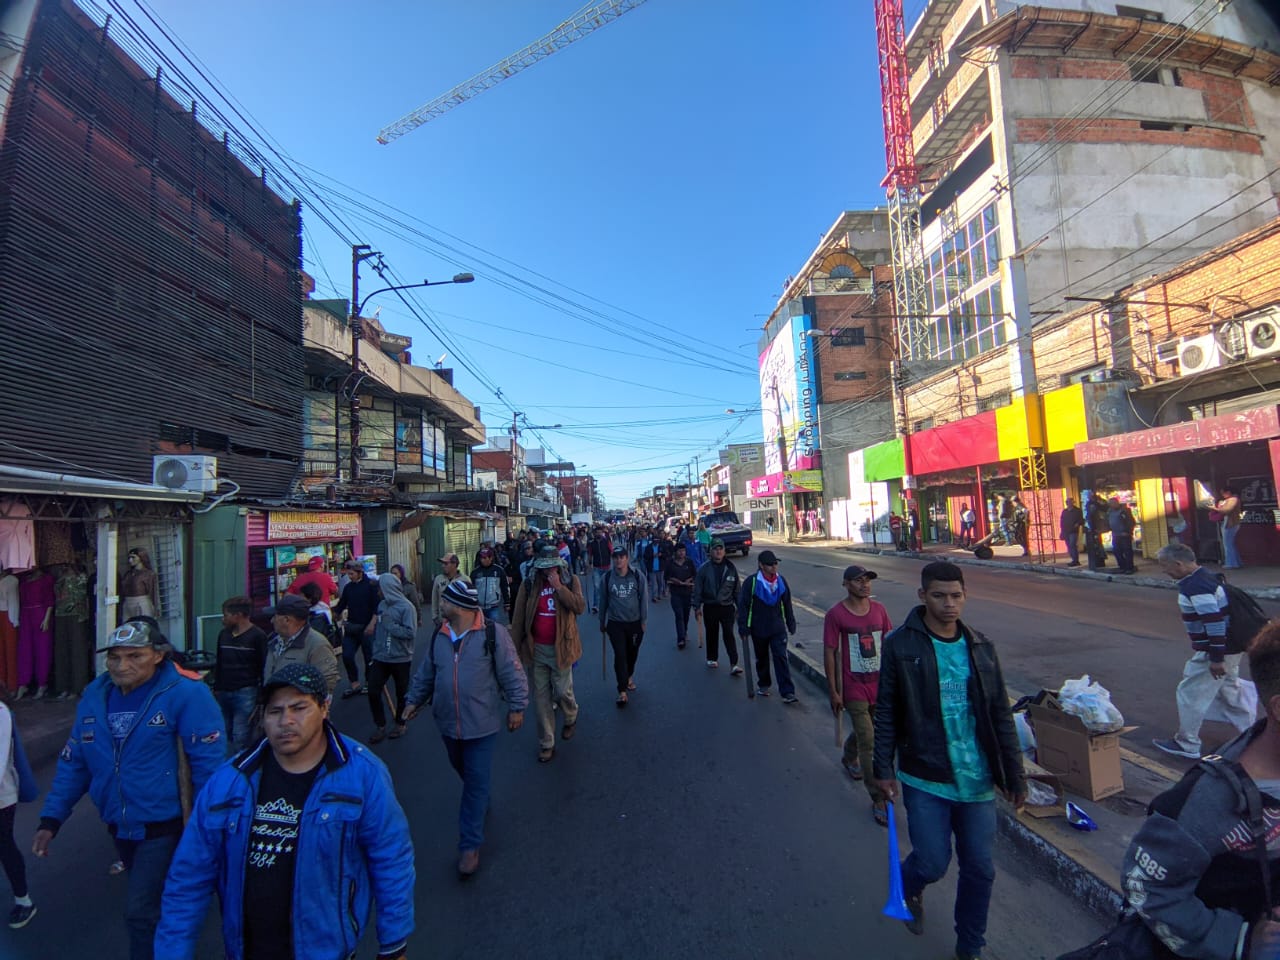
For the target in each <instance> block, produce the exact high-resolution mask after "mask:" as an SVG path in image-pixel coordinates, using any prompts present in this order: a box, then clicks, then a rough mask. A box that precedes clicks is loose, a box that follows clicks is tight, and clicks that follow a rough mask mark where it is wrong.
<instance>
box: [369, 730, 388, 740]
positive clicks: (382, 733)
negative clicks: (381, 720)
mask: <svg viewBox="0 0 1280 960" xmlns="http://www.w3.org/2000/svg"><path fill="white" fill-rule="evenodd" d="M385 739H387V728H386V727H378V728H377V729H376V730H374V731H373V733H372V734H371V735H370V737H369V742H370V743H381V742H382V741H383V740H385Z"/></svg>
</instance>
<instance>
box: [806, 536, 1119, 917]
mask: <svg viewBox="0 0 1280 960" xmlns="http://www.w3.org/2000/svg"><path fill="white" fill-rule="evenodd" d="M868 552H869V551H868ZM894 553H895V554H896V553H897V551H894ZM787 659H788V660H789V661H790V662H791V665H792V667H793V668H795V669H796V670H798V671H799V672H800V673H802V674H804V676H805V678H806V679H808V680H809V681H810V682H811V683H812V684H813V685H814V686H815V687H817V688H818V690H819V691H821V693H822V696H823V702H824V703H825V702H826V697H827V677H826V674H825V672H824V671H823V669H822V668H821V667H820V666H818V665H817V664H816V663H814V662H813V661H812V660H810V659H809V657H808V656H806V655H805V653H804V651H803V650H796V649H794V648H793V647H792V646H791V645H790V644H788V646H787ZM996 825H997V827H996V828H997V830H998V831H999V833H1000V835H1001V836H1002V837H1004V839H1005V840H1006V841H1007V842H1008V843H1009V844H1010V845H1011V846H1012V847H1013V848H1014V850H1015V851H1016V853H1017V855H1018V857H1019V859H1020V860H1022V861H1023V862H1024V863H1026V864H1027V865H1029V866H1030V867H1031V869H1032V870H1033V871H1035V872H1036V873H1038V874H1039V875H1041V876H1043V877H1044V878H1045V879H1047V880H1048V881H1049V882H1050V883H1052V884H1053V885H1054V886H1055V887H1057V888H1058V889H1059V890H1061V891H1062V892H1063V893H1065V894H1067V895H1068V896H1069V897H1071V898H1072V899H1073V900H1075V901H1076V902H1078V903H1080V904H1081V905H1083V906H1084V907H1085V908H1086V909H1088V910H1090V911H1092V912H1093V913H1094V914H1095V915H1096V916H1097V917H1098V919H1099V920H1102V921H1104V922H1110V921H1113V920H1114V919H1115V918H1116V916H1117V915H1118V914H1119V913H1120V908H1121V898H1120V894H1119V893H1118V892H1117V891H1116V890H1115V888H1114V887H1112V886H1111V884H1109V883H1108V882H1107V881H1106V880H1105V879H1103V878H1102V877H1100V876H1098V875H1097V874H1096V873H1094V872H1093V871H1092V870H1090V869H1089V868H1088V867H1087V866H1085V865H1084V864H1082V863H1080V862H1079V861H1078V860H1076V859H1075V858H1073V857H1072V856H1071V855H1070V854H1068V853H1066V852H1065V851H1063V850H1060V849H1058V848H1057V847H1055V846H1054V845H1053V844H1052V843H1051V842H1050V841H1049V840H1048V839H1047V838H1046V837H1043V836H1041V835H1040V834H1039V833H1037V832H1036V831H1035V830H1034V829H1032V828H1031V827H1030V826H1028V825H1027V824H1026V823H1025V822H1023V821H1022V820H1021V819H1020V818H1019V817H1018V815H1017V814H1016V813H1014V811H1013V808H1012V807H1011V806H1010V805H1009V804H1008V803H1006V802H1005V801H1004V800H997V801H996Z"/></svg>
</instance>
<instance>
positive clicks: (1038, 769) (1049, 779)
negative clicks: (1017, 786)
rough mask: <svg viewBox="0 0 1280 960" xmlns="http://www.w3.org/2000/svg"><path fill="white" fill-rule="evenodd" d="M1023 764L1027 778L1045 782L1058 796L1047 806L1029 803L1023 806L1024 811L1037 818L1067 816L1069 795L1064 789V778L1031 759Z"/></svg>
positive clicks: (1046, 818) (1045, 818)
mask: <svg viewBox="0 0 1280 960" xmlns="http://www.w3.org/2000/svg"><path fill="white" fill-rule="evenodd" d="M1022 766H1023V773H1025V774H1026V777H1027V780H1035V781H1038V782H1039V783H1042V784H1044V785H1045V786H1046V787H1048V788H1049V789H1050V790H1052V791H1053V793H1054V796H1055V797H1056V798H1057V799H1056V800H1055V802H1054V803H1052V804H1048V805H1046V806H1033V805H1032V804H1030V803H1028V804H1027V805H1026V806H1025V807H1023V810H1022V812H1023V813H1025V814H1026V815H1027V816H1029V817H1035V818H1036V819H1037V820H1048V819H1050V818H1052V817H1065V816H1066V815H1067V797H1066V794H1065V793H1064V791H1063V789H1062V778H1061V777H1059V776H1058V775H1057V774H1056V773H1050V772H1049V771H1048V770H1046V769H1045V768H1044V767H1042V766H1040V765H1039V764H1037V763H1032V762H1031V761H1030V760H1024V761H1023V763H1022Z"/></svg>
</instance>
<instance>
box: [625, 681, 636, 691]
mask: <svg viewBox="0 0 1280 960" xmlns="http://www.w3.org/2000/svg"><path fill="white" fill-rule="evenodd" d="M635 688H636V682H635V680H634V679H632V680H628V681H627V689H628V690H634V689H635Z"/></svg>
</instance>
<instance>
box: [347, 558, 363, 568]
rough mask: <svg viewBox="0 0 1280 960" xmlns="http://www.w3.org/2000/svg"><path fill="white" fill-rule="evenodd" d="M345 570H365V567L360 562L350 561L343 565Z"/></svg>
mask: <svg viewBox="0 0 1280 960" xmlns="http://www.w3.org/2000/svg"><path fill="white" fill-rule="evenodd" d="M342 569H343V570H363V569H364V565H363V564H362V563H361V562H360V561H359V560H348V561H347V562H346V563H344V564H343V565H342Z"/></svg>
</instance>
